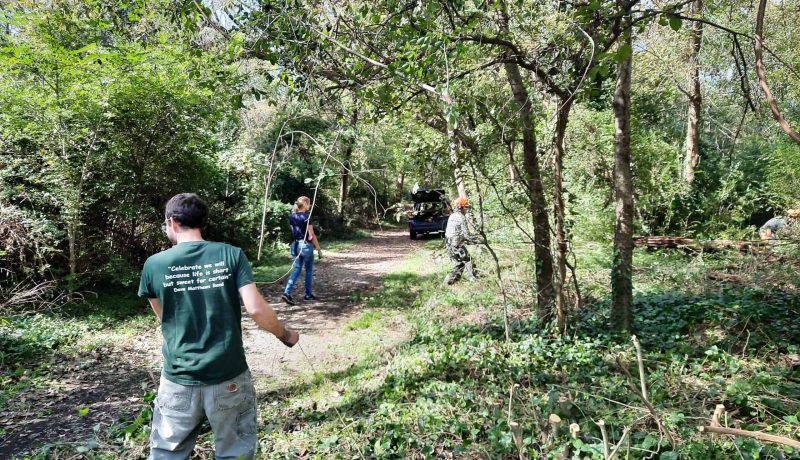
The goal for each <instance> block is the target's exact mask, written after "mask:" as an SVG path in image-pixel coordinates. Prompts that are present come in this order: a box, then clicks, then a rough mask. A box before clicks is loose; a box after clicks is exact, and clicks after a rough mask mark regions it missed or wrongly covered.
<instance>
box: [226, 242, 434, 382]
mask: <svg viewBox="0 0 800 460" xmlns="http://www.w3.org/2000/svg"><path fill="white" fill-rule="evenodd" d="M322 246H323V259H322V261H321V262H318V263H317V264H316V265H315V266H314V294H315V295H316V296H317V297H319V299H320V300H318V301H313V302H304V301H302V300H301V299H302V297H303V279H304V278H303V276H304V274H303V275H301V277H300V279H298V283H297V285H296V286H295V291H294V298H295V300H297V305H294V306H290V305H286V304H285V303H283V302H280V301H279V300H278V299H279V298H280V295H281V293H282V292H283V288H284V286H285V283H286V281H285V279H284V280H281V281H279V282H277V283H274V284H271V285H264V286H261V290H262V292H263V293H264V295H265V297H266V298H267V299H268V301H269V302H270V305H272V307H273V308H274V309H275V311H276V312H277V313H278V316H279V317H280V318H281V320H283V321H285V322H286V324H288V325H289V327H291V328H293V329H296V330H298V331H300V334H301V336H300V337H301V338H300V346H296V347H294V348H291V349H287V348H286V347H284V346H283V344H281V343H280V342H279V341H277V340H276V339H275V338H274V337H272V336H271V335H270V334H268V333H265V332H263V331H260V330H259V329H258V328H257V326H256V325H255V323H253V321H252V320H250V319H249V318H247V319H246V320H245V321H243V325H242V326H243V329H244V341H245V350H246V352H247V362H248V364H249V365H250V369H251V371H252V372H253V375H254V376H256V377H261V378H262V379H263V378H268V379H270V378H274V379H277V380H279V381H284V380H288V379H291V378H293V376H294V375H296V374H297V373H298V372H304V371H307V370H309V367H310V366H313V367H314V370H322V369H325V370H326V371H332V370H340V369H343V368H346V367H347V366H348V365H349V364H350V363H351V362H352V361H353V360H355V359H357V356H355V353H353V350H354V348H357V347H358V346H359V345H363V344H364V341H365V339H366V338H365V337H363V332H359V331H346V330H345V325H346V324H347V323H348V322H350V321H351V320H353V319H355V318H357V317H359V316H360V315H361V314H362V312H361V309H360V307H359V306H360V303H361V300H360V297H362V296H363V295H364V294H368V293H370V292H373V291H375V290H377V289H378V288H380V286H381V280H382V278H383V277H384V275H386V274H388V273H390V272H392V271H394V270H397V269H398V268H399V267H400V265H401V264H402V263H403V261H404V260H405V259H406V258H407V257H408V256H409V255H410V254H411V253H413V252H414V251H415V250H417V249H418V248H419V247H420V246H421V243H420V242H416V241H411V240H409V238H408V234H407V233H405V232H402V231H397V230H392V231H382V232H377V233H375V234H373V236H372V237H370V238H367V239H365V240H363V241H362V242H360V243H358V244H357V245H355V246H353V247H350V248H348V249H346V250H344V251H342V252H339V253H335V254H331V255H326V254H325V253H324V252H325V250H324V246H325V245H324V242H323V243H322ZM406 333H407V331H406V325H405V324H404V323H402V322H401V321H398V322H397V323H396V324H392V325H390V327H389V331H388V332H387V333H386V334H385V335H384V336H381V337H378V342H379V343H378V344H377V345H378V346H379V347H382V346H387V347H388V346H392V345H394V344H396V343H397V342H398V341H399V340H401V339H402V338H403V337H405V335H406ZM373 342H374V340H373ZM304 354H305V355H304Z"/></svg>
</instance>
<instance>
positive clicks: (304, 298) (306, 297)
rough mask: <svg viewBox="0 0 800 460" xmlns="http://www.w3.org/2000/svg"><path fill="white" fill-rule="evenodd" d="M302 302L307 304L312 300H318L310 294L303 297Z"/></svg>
mask: <svg viewBox="0 0 800 460" xmlns="http://www.w3.org/2000/svg"><path fill="white" fill-rule="evenodd" d="M303 300H304V301H306V302H309V301H312V300H319V299H318V298H317V296H315V295H314V294H311V295H307V296H303Z"/></svg>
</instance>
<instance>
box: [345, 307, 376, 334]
mask: <svg viewBox="0 0 800 460" xmlns="http://www.w3.org/2000/svg"><path fill="white" fill-rule="evenodd" d="M386 316H387V315H386V312H385V311H381V310H370V311H367V312H364V314H362V315H361V316H359V317H358V318H356V319H354V320H352V321H350V322H349V323H347V324H346V325H345V326H344V328H345V330H347V331H353V330H356V329H369V328H371V327H372V326H373V325H375V324H376V323H378V322H379V321H381V320H383V319H384V318H385V317H386Z"/></svg>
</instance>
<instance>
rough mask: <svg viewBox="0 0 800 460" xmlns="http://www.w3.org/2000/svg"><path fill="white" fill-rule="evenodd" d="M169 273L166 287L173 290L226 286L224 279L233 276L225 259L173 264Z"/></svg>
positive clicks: (200, 289) (194, 289)
mask: <svg viewBox="0 0 800 460" xmlns="http://www.w3.org/2000/svg"><path fill="white" fill-rule="evenodd" d="M168 270H169V272H170V273H169V274H167V275H164V281H163V284H164V287H165V288H169V287H171V288H172V292H186V291H202V290H205V289H216V288H221V287H223V286H225V283H224V281H225V280H227V279H228V278H230V277H231V274H230V269H228V267H226V266H225V261H224V260H223V261H220V262H216V263H212V264H203V265H171V266H169V267H168Z"/></svg>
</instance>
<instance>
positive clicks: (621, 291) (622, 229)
mask: <svg viewBox="0 0 800 460" xmlns="http://www.w3.org/2000/svg"><path fill="white" fill-rule="evenodd" d="M623 26H624V27H626V29H627V30H626V31H625V32H624V39H623V43H622V44H623V45H628V46H630V45H631V44H632V40H631V34H632V32H631V30H630V13H627V18H626V20H625V21H623ZM631 60H632V57H629V58H628V59H625V60H624V61H623V62H621V63H620V64H619V66H618V67H617V85H616V88H615V90H614V196H615V199H616V212H615V215H616V225H615V229H614V262H613V266H612V267H611V326H612V327H613V328H614V329H615V330H618V331H629V330H630V328H631V320H632V310H633V308H632V306H633V283H632V269H633V180H632V173H631V126H630V103H631Z"/></svg>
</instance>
